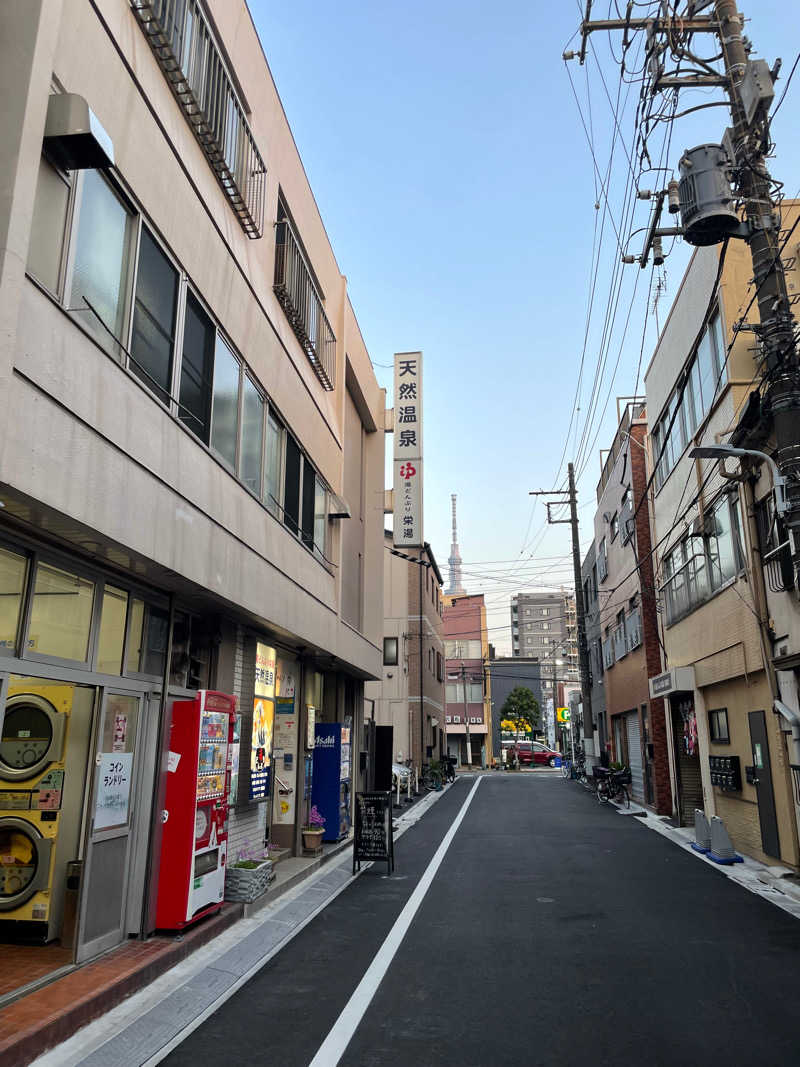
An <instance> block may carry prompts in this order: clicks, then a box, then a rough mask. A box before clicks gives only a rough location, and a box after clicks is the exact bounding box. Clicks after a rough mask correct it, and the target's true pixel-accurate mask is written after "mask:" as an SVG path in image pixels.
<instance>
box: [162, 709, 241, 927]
mask: <svg viewBox="0 0 800 1067" xmlns="http://www.w3.org/2000/svg"><path fill="white" fill-rule="evenodd" d="M235 713H236V698H235V697H232V696H228V695H227V694H226V693H212V692H209V691H208V690H205V689H204V690H201V691H200V693H199V694H198V695H197V698H196V699H195V700H180V701H177V702H176V703H175V704H174V705H173V708H172V726H171V728H170V743H169V753H168V756H167V794H166V803H165V808H164V812H163V814H162V820H163V823H164V825H163V831H162V837H161V864H160V868H159V879H158V904H157V908H156V925H157V926H158V927H159V928H160V929H163V930H175V929H178V928H180V927H183V926H187V925H189V924H190V923H192V922H194V921H195V920H197V919H199V918H201V917H202V916H203V915H207V914H208V913H209V912H211V911H215V910H217V909H218V908H219V907H221V905H222V897H223V893H224V890H225V862H226V853H227V844H228V832H227V818H228V806H227V794H228V789H229V786H230V753H231V747H230V746H231V744H232V741H233V730H234V722H235Z"/></svg>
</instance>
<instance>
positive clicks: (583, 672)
mask: <svg viewBox="0 0 800 1067" xmlns="http://www.w3.org/2000/svg"><path fill="white" fill-rule="evenodd" d="M567 477H568V489H567V490H566V492H565V491H564V490H546V489H537V490H535V491H534V492H532V493H529V494H528V495H529V496H551V495H557V496H567V497H569V515H570V517H569V518H568V519H554V518H552V517H551V515H550V508H551V507H552V506H553V504H554V503H556V504H557V503H562V501H548V502H547V503H546V504H545V507H546V508H547V521H548V523H550V524H551V525H553V526H555V525H557V524H558V523H569V525H570V526H571V527H572V567H573V572H574V575H575V622H576V625H577V630H578V633H577V639H578V666H579V669H580V677H581V701H582V703H583V721H584V723H586V722H588V723H589V724H590V726H591V723H592V685H591V680H590V678H589V646H588V644H587V642H586V615H585V613H584V610H583V582H582V581H581V545H580V536H579V530H578V496H577V493H576V491H575V468H574V466H573V465H572V464H571V463H569V464H568V465H567ZM555 714H556V690H555V655H554V656H553V718H554V724H555ZM574 728H575V724H574V723H573V724H571V729H574ZM585 734H586V729H585V727H584V736H585Z"/></svg>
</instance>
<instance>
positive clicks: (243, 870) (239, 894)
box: [225, 860, 275, 904]
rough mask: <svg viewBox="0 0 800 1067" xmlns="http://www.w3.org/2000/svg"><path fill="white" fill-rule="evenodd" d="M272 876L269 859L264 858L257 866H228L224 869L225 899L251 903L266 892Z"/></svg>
mask: <svg viewBox="0 0 800 1067" xmlns="http://www.w3.org/2000/svg"><path fill="white" fill-rule="evenodd" d="M274 877H275V875H274V874H273V871H272V861H271V860H264V862H263V863H259V865H258V866H257V867H235V866H234V867H228V868H226V871H225V899H226V900H233V901H236V902H237V903H240V904H252V902H253V901H254V900H258V898H259V897H260V896H261V895H262V894H263V893H266V891H267V889H268V888H269V883H270V882H271V881H272V879H273V878H274Z"/></svg>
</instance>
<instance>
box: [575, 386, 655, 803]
mask: <svg viewBox="0 0 800 1067" xmlns="http://www.w3.org/2000/svg"><path fill="white" fill-rule="evenodd" d="M646 436H647V413H646V409H645V404H644V402H643V401H632V402H629V403H627V404H625V406H624V407H623V409H622V412H621V417H620V421H619V425H618V427H617V432H616V434H615V435H614V440H613V441H612V444H611V448H610V449H609V450H608V452H607V453H606V454H605V461H604V463H603V469H602V474H601V477H600V481H599V483H598V485H597V512H596V514H595V520H594V528H595V538H594V539H595V546H596V557H597V558H596V571H597V609H596V611H597V615H598V620H597V625H598V628H599V633H598V635H597V637H596V638H595V642H594V647H591V646H590V658H591V661H592V666H593V672H596V673H597V674H602V677H603V689H604V697H605V730H604V733H605V738H606V742H607V743H608V744H610V746H611V755H612V758H613V759H614V760H617V761H618V762H620V763H625V764H627V765H628V766H629V767H630V769H631V776H632V784H631V792H632V794H633V797H634V799H635V800H638V801H639V802H641V803H644V804H647V805H649V806H652V807H654V808H655V809H656V810H657V811H658V812H659V813H661V814H670V813H671V811H672V800H671V793H670V785H669V758H668V753H667V742H666V733H665V728H664V710H663V701H662V700H660V699H657V698H656V699H654V700H651V697H650V692H649V687H648V677H649V673H650V671H651V670H652V672H653V673H658V672H659V671H660V668H661V659H660V653H659V644H658V627H657V616H656V611H655V589H654V586H653V577H652V567H651V565H650V561H649V558H648V559H647V560H645V558H644V557H645V556H646V555H647V554H648V553H649V551H650V526H649V522H650V519H649V510H648V502H647V498H646V496H645V495H644V494H645V486H646V484H647V462H646V461H647V453H646ZM640 562H641V565H640ZM599 734H600V731H598V736H599Z"/></svg>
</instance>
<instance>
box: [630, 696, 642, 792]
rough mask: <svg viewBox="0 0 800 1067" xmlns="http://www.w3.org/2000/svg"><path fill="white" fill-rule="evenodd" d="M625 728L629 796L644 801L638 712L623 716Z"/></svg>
mask: <svg viewBox="0 0 800 1067" xmlns="http://www.w3.org/2000/svg"><path fill="white" fill-rule="evenodd" d="M625 730H626V732H627V734H628V765H629V766H630V769H631V779H632V781H631V796H632V797H633V798H634V799H635V800H639V801H642V802H643V801H644V766H643V764H642V734H641V730H640V728H639V714H638V712H635V711H634V712H632V713H631V714H630V715H626V716H625Z"/></svg>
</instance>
